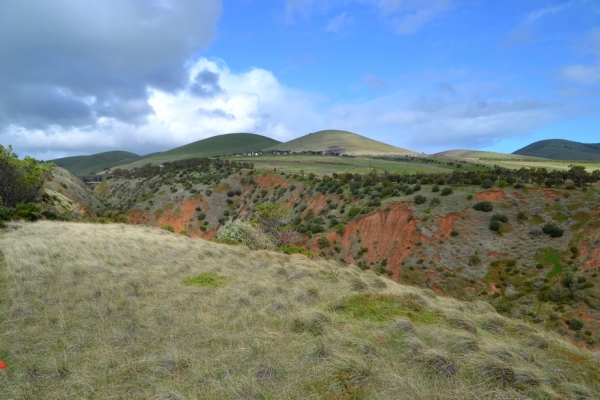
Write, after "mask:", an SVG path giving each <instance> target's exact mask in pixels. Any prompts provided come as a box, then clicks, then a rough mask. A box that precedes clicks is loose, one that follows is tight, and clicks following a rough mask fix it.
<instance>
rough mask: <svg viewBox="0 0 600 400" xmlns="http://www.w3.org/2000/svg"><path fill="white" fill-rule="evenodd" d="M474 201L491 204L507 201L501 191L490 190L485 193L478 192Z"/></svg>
mask: <svg viewBox="0 0 600 400" xmlns="http://www.w3.org/2000/svg"><path fill="white" fill-rule="evenodd" d="M475 200H477V201H486V200H487V201H491V202H492V203H499V202H502V201H506V200H508V199H507V197H506V194H505V193H504V191H503V190H499V189H492V190H486V191H485V192H479V193H476V194H475Z"/></svg>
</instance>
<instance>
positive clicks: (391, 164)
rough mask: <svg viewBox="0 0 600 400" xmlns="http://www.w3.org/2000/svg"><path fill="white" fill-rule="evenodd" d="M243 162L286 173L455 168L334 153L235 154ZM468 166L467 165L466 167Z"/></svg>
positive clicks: (258, 167)
mask: <svg viewBox="0 0 600 400" xmlns="http://www.w3.org/2000/svg"><path fill="white" fill-rule="evenodd" d="M231 159H232V160H236V161H239V162H252V163H254V168H255V169H257V170H263V171H273V169H276V170H277V171H278V172H286V173H301V172H302V171H304V172H305V173H306V174H309V173H311V172H312V173H314V174H316V175H324V174H332V173H334V172H337V173H342V172H351V173H360V174H364V173H367V172H368V171H369V170H370V169H376V170H378V171H389V172H398V173H406V174H415V173H418V172H425V173H448V172H451V171H452V170H453V169H454V168H452V167H450V166H442V165H437V164H434V165H430V164H421V163H410V162H397V161H387V160H378V159H371V158H367V157H333V156H301V155H287V156H274V155H266V156H264V155H263V156H255V157H242V156H237V157H231ZM465 170H466V169H465Z"/></svg>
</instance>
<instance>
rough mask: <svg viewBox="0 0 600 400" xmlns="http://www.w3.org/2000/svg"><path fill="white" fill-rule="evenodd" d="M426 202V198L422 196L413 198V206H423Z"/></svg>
mask: <svg viewBox="0 0 600 400" xmlns="http://www.w3.org/2000/svg"><path fill="white" fill-rule="evenodd" d="M426 201H427V197H425V196H423V195H420V194H418V195H416V196H415V204H425V202H426Z"/></svg>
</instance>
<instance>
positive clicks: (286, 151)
mask: <svg viewBox="0 0 600 400" xmlns="http://www.w3.org/2000/svg"><path fill="white" fill-rule="evenodd" d="M265 154H275V155H284V154H292V151H291V150H266V151H265Z"/></svg>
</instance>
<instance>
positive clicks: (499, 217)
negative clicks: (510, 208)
mask: <svg viewBox="0 0 600 400" xmlns="http://www.w3.org/2000/svg"><path fill="white" fill-rule="evenodd" d="M492 221H498V222H504V223H506V222H508V217H507V216H506V214H494V215H493V216H492Z"/></svg>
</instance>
